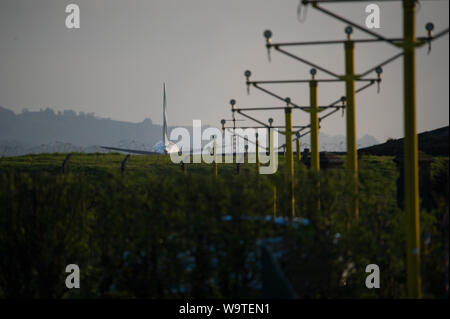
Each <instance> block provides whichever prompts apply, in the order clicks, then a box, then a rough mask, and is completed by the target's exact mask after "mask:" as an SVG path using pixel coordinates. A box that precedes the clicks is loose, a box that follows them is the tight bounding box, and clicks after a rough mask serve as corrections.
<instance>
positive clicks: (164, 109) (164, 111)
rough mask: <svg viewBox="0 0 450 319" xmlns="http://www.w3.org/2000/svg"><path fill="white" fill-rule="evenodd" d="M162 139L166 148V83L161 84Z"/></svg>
mask: <svg viewBox="0 0 450 319" xmlns="http://www.w3.org/2000/svg"><path fill="white" fill-rule="evenodd" d="M163 90H164V93H163V94H164V95H163V138H162V141H163V143H164V145H165V146H166V147H167V146H168V145H169V137H168V134H167V98H166V83H164V84H163Z"/></svg>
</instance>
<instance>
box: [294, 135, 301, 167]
mask: <svg viewBox="0 0 450 319" xmlns="http://www.w3.org/2000/svg"><path fill="white" fill-rule="evenodd" d="M295 146H296V148H297V161H299V162H300V161H301V159H302V154H301V153H300V137H299V136H298V137H297V139H296V140H295Z"/></svg>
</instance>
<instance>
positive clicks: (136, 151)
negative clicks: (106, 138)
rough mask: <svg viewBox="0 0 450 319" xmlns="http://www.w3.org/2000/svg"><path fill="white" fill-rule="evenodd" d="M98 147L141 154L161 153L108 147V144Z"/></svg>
mask: <svg viewBox="0 0 450 319" xmlns="http://www.w3.org/2000/svg"><path fill="white" fill-rule="evenodd" d="M100 147H101V148H104V149H106V150H111V151H119V152H124V153H133V154H143V155H162V154H161V153H158V152H151V151H142V150H130V149H126V148H119V147H110V146H100Z"/></svg>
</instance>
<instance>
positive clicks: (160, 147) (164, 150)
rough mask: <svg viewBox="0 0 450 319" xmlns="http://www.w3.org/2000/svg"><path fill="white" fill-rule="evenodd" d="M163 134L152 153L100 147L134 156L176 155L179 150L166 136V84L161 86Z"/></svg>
mask: <svg viewBox="0 0 450 319" xmlns="http://www.w3.org/2000/svg"><path fill="white" fill-rule="evenodd" d="M163 94H164V96H163V134H162V141H159V142H158V143H156V144H155V145H154V146H153V148H152V151H144V150H130V149H125V148H119V147H110V146H101V147H102V148H104V149H107V150H113V151H120V152H125V153H134V154H170V153H178V152H180V148H179V147H178V145H177V144H175V143H174V142H171V141H169V136H168V134H167V99H166V84H165V83H164V85H163Z"/></svg>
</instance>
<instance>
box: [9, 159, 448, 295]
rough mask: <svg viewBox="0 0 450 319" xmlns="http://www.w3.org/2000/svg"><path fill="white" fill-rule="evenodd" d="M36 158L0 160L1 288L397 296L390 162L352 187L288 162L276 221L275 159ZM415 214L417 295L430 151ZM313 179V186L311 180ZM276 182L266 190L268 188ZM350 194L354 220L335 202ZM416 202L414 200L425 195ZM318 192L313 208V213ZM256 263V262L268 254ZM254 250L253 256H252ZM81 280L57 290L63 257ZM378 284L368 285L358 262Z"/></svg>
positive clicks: (399, 257)
mask: <svg viewBox="0 0 450 319" xmlns="http://www.w3.org/2000/svg"><path fill="white" fill-rule="evenodd" d="M66 156H67V154H39V155H28V156H20V157H7V158H1V159H0V255H1V256H2V258H0V296H3V297H51V298H79V297H85V298H98V297H132V298H134V297H137V298H185V297H193V298H207V297H208V298H211V297H212V298H228V297H237V298H244V297H273V296H288V297H293V295H292V291H293V292H294V294H295V297H299V298H303V297H309V298H355V297H356V298H365V297H367V298H377V297H378V298H379V297H383V298H402V297H405V296H406V291H405V282H406V273H405V269H406V267H405V260H404V259H405V258H404V257H405V256H404V255H405V232H404V231H405V229H404V214H403V211H402V210H401V209H400V208H399V204H398V198H397V197H398V196H397V188H398V187H397V179H398V176H399V172H398V170H397V167H396V165H395V163H394V162H393V158H392V157H387V156H386V157H377V156H364V157H362V159H361V160H360V189H359V194H354V193H352V188H351V187H349V186H350V183H349V176H347V173H346V171H345V170H344V169H329V170H322V171H321V172H320V173H319V174H314V173H312V172H310V171H309V170H308V169H307V167H306V166H305V165H304V164H303V163H300V162H296V163H295V205H296V207H295V208H296V218H295V219H290V218H287V216H288V214H287V213H286V212H287V211H288V207H287V205H286V203H287V192H286V187H285V185H286V182H285V176H284V159H283V157H282V156H280V157H279V169H278V173H277V174H274V175H258V174H256V166H255V164H243V165H242V167H241V170H240V174H239V175H238V174H237V173H236V164H219V166H218V176H217V177H215V176H214V174H213V172H214V171H213V165H209V164H204V163H203V164H189V165H188V168H187V173H185V172H183V171H182V169H181V166H180V164H173V163H172V162H171V161H170V159H169V158H168V157H166V156H131V157H130V158H129V160H128V162H127V165H126V170H125V172H124V173H122V172H121V163H122V161H123V159H124V158H125V156H124V155H122V154H81V153H73V154H72V156H71V158H70V161H69V164H68V170H67V171H66V173H65V174H63V173H62V163H63V162H64V159H65V158H66ZM429 175H430V182H429V184H427V185H428V188H427V190H425V191H424V192H423V193H422V194H421V195H426V196H425V197H426V198H428V201H430V205H428V206H427V208H426V209H425V208H424V209H423V210H422V212H421V234H422V283H423V290H424V296H425V297H430V298H444V297H447V296H448V276H447V275H446V274H447V273H448V228H449V227H448V158H445V157H436V158H434V159H433V163H432V165H431V170H430V174H429ZM317 185H320V187H318V186H317ZM275 190H276V192H275ZM355 196H358V198H359V202H360V220H359V222H358V223H357V224H355V223H353V222H352V219H351V216H349V213H348V209H347V207H348V206H347V203H348V201H349V200H351V199H352V198H355ZM425 197H424V198H425ZM317 201H320V209H319V210H318V209H317ZM267 252H268V254H269V257H270V258H269V259H270V260H269V261H273V262H275V264H276V265H278V266H279V268H278V267H274V266H273V265H272V264H273V263H272V262H267V258H266V259H265V258H264V256H266V255H267V254H266V253H267ZM265 254H266V255H265ZM72 263H75V264H78V265H79V266H80V270H81V274H82V283H81V289H77V290H69V289H67V288H66V287H65V285H64V281H65V276H66V275H67V274H66V273H65V272H64V269H65V266H66V265H67V264H72ZM371 263H375V264H377V265H379V267H380V271H381V288H380V289H367V288H366V286H365V284H364V282H365V277H366V276H367V274H366V273H365V267H366V265H368V264H371Z"/></svg>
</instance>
